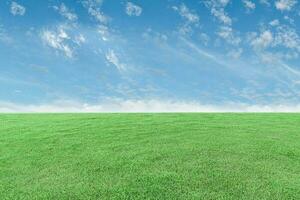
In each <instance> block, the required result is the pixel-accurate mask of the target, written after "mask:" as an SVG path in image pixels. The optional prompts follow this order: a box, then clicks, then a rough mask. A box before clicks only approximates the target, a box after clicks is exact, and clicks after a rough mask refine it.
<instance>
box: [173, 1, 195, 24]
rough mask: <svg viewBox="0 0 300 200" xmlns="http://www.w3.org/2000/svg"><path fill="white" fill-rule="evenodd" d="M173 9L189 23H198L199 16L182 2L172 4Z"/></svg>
mask: <svg viewBox="0 0 300 200" xmlns="http://www.w3.org/2000/svg"><path fill="white" fill-rule="evenodd" d="M173 9H174V10H175V11H177V12H178V13H179V15H180V16H181V17H182V18H184V19H186V20H187V21H188V22H189V23H198V22H199V16H198V15H197V14H196V13H194V12H193V11H191V10H190V9H189V8H188V7H186V5H185V4H184V3H182V4H181V5H180V6H179V7H177V6H173Z"/></svg>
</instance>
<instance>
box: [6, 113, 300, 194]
mask: <svg viewBox="0 0 300 200" xmlns="http://www.w3.org/2000/svg"><path fill="white" fill-rule="evenodd" d="M0 199H1V200H3V199H30V200H31V199H163V200H165V199H272V200H274V199H300V114H298V115H297V114H30V115H29V114H28V115H27V114H19V115H3V114H2V115H0Z"/></svg>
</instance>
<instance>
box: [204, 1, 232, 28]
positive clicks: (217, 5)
mask: <svg viewBox="0 0 300 200" xmlns="http://www.w3.org/2000/svg"><path fill="white" fill-rule="evenodd" d="M229 2H230V0H211V1H205V2H204V4H205V5H206V7H208V8H209V9H210V12H211V14H212V15H213V16H214V17H216V18H217V19H218V20H219V21H220V22H221V23H223V24H225V25H228V26H231V24H232V19H231V18H230V17H229V16H228V14H227V13H226V12H225V7H226V6H227V5H228V3H229Z"/></svg>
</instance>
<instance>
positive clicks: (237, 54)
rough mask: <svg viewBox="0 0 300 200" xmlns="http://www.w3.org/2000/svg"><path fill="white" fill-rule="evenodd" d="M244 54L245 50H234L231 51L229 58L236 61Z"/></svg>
mask: <svg viewBox="0 0 300 200" xmlns="http://www.w3.org/2000/svg"><path fill="white" fill-rule="evenodd" d="M242 53H243V49H242V48H238V49H233V50H231V51H229V52H228V54H227V55H228V56H229V57H231V58H234V59H238V58H240V57H241V55H242Z"/></svg>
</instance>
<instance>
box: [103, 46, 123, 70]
mask: <svg viewBox="0 0 300 200" xmlns="http://www.w3.org/2000/svg"><path fill="white" fill-rule="evenodd" d="M105 58H106V60H107V61H108V62H109V63H111V64H113V65H114V66H115V67H116V68H117V69H118V70H119V71H124V70H126V66H125V64H123V63H121V62H120V59H119V57H118V56H117V54H116V53H115V52H114V50H111V49H110V50H109V51H108V52H107V53H106V55H105Z"/></svg>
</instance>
